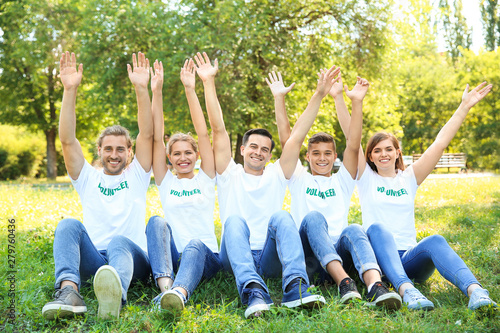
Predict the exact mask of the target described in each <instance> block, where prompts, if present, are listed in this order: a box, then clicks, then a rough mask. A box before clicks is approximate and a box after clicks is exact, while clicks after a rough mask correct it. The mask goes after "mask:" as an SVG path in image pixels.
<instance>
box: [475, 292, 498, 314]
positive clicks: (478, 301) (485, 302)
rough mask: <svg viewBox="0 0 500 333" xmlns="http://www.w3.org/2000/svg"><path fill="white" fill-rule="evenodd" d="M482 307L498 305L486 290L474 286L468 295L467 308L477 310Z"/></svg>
mask: <svg viewBox="0 0 500 333" xmlns="http://www.w3.org/2000/svg"><path fill="white" fill-rule="evenodd" d="M483 307H490V308H496V307H498V305H497V303H495V302H493V301H492V299H491V298H490V294H489V293H488V290H486V289H483V288H476V289H475V290H474V291H473V292H472V294H471V295H470V299H469V310H477V309H479V308H483Z"/></svg>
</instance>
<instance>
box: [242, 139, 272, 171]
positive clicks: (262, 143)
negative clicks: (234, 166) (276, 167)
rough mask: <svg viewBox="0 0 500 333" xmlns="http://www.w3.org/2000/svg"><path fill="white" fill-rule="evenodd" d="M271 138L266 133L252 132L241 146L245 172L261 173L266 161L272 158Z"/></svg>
mask: <svg viewBox="0 0 500 333" xmlns="http://www.w3.org/2000/svg"><path fill="white" fill-rule="evenodd" d="M271 146H272V142H271V139H269V138H268V137H266V136H264V135H260V134H252V135H250V136H249V137H248V141H247V143H246V145H244V146H241V148H240V152H241V155H242V156H243V164H244V169H245V172H247V173H250V174H254V175H261V174H262V173H263V172H264V167H265V166H266V163H267V162H269V160H270V159H271Z"/></svg>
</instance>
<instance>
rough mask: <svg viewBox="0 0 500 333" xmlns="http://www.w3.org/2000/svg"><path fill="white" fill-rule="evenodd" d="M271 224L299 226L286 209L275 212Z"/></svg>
mask: <svg viewBox="0 0 500 333" xmlns="http://www.w3.org/2000/svg"><path fill="white" fill-rule="evenodd" d="M269 225H270V226H275V227H276V226H278V225H281V226H293V227H294V228H295V229H296V228H297V227H296V225H295V221H294V220H293V218H292V215H290V213H289V212H287V211H286V210H280V211H279V212H276V213H274V214H273V215H272V216H271V219H270V220H269Z"/></svg>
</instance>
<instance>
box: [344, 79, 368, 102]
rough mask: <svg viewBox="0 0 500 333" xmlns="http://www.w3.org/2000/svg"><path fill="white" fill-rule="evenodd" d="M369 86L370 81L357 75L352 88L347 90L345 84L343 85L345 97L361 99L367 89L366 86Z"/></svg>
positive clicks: (352, 99)
mask: <svg viewBox="0 0 500 333" xmlns="http://www.w3.org/2000/svg"><path fill="white" fill-rule="evenodd" d="M369 86H370V83H369V82H368V80H366V79H363V78H360V77H359V76H358V77H357V81H356V84H355V85H354V88H352V90H349V88H348V87H347V84H346V85H345V86H344V90H345V94H346V95H347V97H349V98H350V99H351V101H354V100H356V101H362V100H363V98H365V96H366V92H367V91H368V87H369Z"/></svg>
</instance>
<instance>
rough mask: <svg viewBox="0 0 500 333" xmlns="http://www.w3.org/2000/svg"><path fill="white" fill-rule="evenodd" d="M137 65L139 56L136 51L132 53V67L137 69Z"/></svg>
mask: <svg viewBox="0 0 500 333" xmlns="http://www.w3.org/2000/svg"><path fill="white" fill-rule="evenodd" d="M136 67H137V56H136V55H135V53H132V68H133V69H135V68H136Z"/></svg>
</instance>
